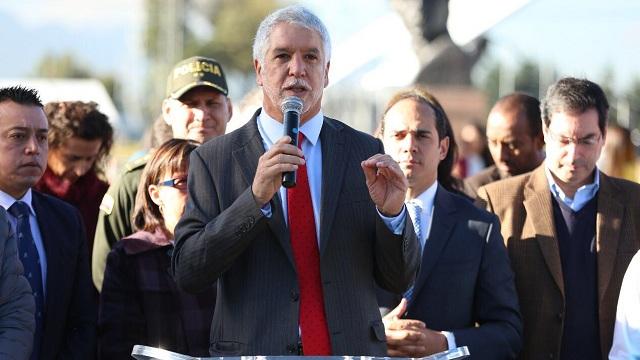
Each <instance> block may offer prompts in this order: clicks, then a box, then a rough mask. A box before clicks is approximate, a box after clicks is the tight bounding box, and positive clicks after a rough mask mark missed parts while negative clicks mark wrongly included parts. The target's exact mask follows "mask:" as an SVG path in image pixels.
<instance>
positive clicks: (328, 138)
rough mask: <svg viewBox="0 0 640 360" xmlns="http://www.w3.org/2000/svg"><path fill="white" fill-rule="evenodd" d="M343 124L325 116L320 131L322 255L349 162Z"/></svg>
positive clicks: (327, 240)
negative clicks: (342, 128)
mask: <svg viewBox="0 0 640 360" xmlns="http://www.w3.org/2000/svg"><path fill="white" fill-rule="evenodd" d="M340 127H341V125H340V124H338V123H335V122H333V121H331V120H330V119H328V118H326V117H325V118H324V122H323V123H322V130H321V131H320V142H321V145H322V199H321V200H320V202H321V207H320V257H322V254H323V253H324V250H325V249H326V248H327V243H328V242H329V234H330V229H331V225H332V224H333V219H334V216H335V212H336V211H335V210H336V207H337V205H338V198H339V195H340V192H341V185H342V179H343V178H344V172H345V168H346V164H347V160H346V158H347V157H348V156H349V151H348V150H345V148H346V145H345V141H344V135H343V133H342V131H341V128H340Z"/></svg>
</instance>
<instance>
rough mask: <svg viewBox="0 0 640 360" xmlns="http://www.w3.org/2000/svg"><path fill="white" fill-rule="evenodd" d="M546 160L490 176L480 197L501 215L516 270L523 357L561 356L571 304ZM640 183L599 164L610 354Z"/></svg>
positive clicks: (602, 292)
mask: <svg viewBox="0 0 640 360" xmlns="http://www.w3.org/2000/svg"><path fill="white" fill-rule="evenodd" d="M544 166H545V165H544V164H542V165H541V166H540V167H538V168H537V169H535V170H533V171H532V172H530V173H527V174H523V175H520V176H516V177H512V178H509V179H506V180H502V181H498V182H495V183H492V184H489V185H487V186H485V187H483V188H480V190H479V191H478V195H479V198H480V199H481V200H482V201H483V202H484V203H485V205H486V207H487V209H489V211H491V212H493V213H495V214H496V215H498V218H499V219H500V221H501V223H502V230H501V231H502V237H503V238H504V241H505V243H506V245H507V250H508V253H509V257H510V258H511V263H512V266H513V269H514V272H515V275H516V289H517V291H518V297H519V300H520V309H521V312H522V320H523V324H524V346H523V350H522V353H521V356H520V358H522V359H541V358H545V359H549V358H558V357H559V356H560V346H561V341H562V330H563V321H564V317H563V314H564V310H565V306H566V304H565V297H564V279H563V276H562V265H561V260H560V250H559V247H558V240H557V237H556V229H555V225H554V223H553V207H552V206H553V205H552V200H551V196H552V195H551V190H550V189H549V183H548V181H547V178H546V176H545V170H544ZM638 199H640V185H638V184H636V183H632V182H630V181H626V180H622V179H616V178H612V177H609V176H607V175H605V174H604V173H602V172H600V190H599V191H598V194H597V201H598V209H597V215H596V249H597V250H596V251H597V264H598V266H597V267H598V270H597V271H598V275H597V276H598V284H597V286H598V307H599V309H598V317H599V319H600V349H601V350H602V359H606V358H607V354H608V353H609V349H610V348H611V343H612V340H613V327H614V322H615V318H616V304H617V302H618V294H619V292H620V286H621V284H622V278H623V276H624V273H625V271H626V269H627V266H628V265H629V262H631V258H632V257H633V255H634V254H635V253H636V251H638V248H640V221H638V219H640V201H638Z"/></svg>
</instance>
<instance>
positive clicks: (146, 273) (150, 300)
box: [98, 231, 216, 360]
mask: <svg viewBox="0 0 640 360" xmlns="http://www.w3.org/2000/svg"><path fill="white" fill-rule="evenodd" d="M172 251H173V245H171V243H170V242H169V239H167V237H166V236H165V235H164V234H163V233H162V232H161V231H157V232H155V233H150V232H146V231H139V232H136V233H134V234H132V235H129V236H127V237H126V238H124V239H122V240H121V241H118V242H117V243H116V244H115V246H114V248H113V250H111V252H110V253H109V257H108V258H107V267H106V270H105V273H104V284H103V287H102V292H101V293H100V299H101V301H100V318H99V328H100V338H99V342H98V343H99V354H100V358H101V359H104V360H112V359H116V360H117V359H130V358H131V349H133V346H134V345H136V344H139V345H147V346H158V347H162V348H163V349H165V350H169V351H174V352H178V353H182V354H187V355H190V356H208V355H209V329H210V327H211V319H212V318H213V307H214V305H215V301H216V291H215V288H214V287H213V286H211V287H209V288H208V289H207V290H205V291H203V292H201V293H199V294H188V293H185V292H184V291H180V290H179V289H178V287H177V285H176V283H175V281H174V280H173V277H172V276H171V272H170V271H169V270H170V267H171V252H172Z"/></svg>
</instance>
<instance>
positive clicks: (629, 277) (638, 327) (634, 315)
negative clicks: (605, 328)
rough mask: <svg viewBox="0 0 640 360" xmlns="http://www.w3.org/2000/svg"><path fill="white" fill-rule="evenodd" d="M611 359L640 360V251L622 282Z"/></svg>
mask: <svg viewBox="0 0 640 360" xmlns="http://www.w3.org/2000/svg"><path fill="white" fill-rule="evenodd" d="M609 359H610V360H623V359H640V251H638V252H637V253H636V255H635V256H634V257H633V259H632V260H631V263H630V264H629V267H628V268H627V272H626V273H625V275H624V280H622V287H621V288H620V297H619V298H618V309H617V311H616V324H615V328H614V331H613V346H611V352H610V353H609Z"/></svg>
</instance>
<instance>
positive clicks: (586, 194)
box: [544, 166, 600, 212]
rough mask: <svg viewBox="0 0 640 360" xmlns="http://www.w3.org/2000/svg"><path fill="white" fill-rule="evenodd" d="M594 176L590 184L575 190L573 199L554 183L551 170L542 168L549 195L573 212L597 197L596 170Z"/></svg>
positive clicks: (598, 176) (598, 178) (598, 182)
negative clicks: (549, 190) (549, 191)
mask: <svg viewBox="0 0 640 360" xmlns="http://www.w3.org/2000/svg"><path fill="white" fill-rule="evenodd" d="M594 171H595V175H594V177H593V182H592V183H591V184H584V185H582V186H580V187H579V188H578V190H576V193H575V194H574V195H573V199H572V198H570V197H569V196H567V194H565V193H564V191H562V189H560V186H558V184H557V183H556V181H555V179H554V178H553V175H551V170H549V168H548V167H547V166H545V167H544V173H545V175H546V176H547V181H548V182H549V189H551V194H553V196H554V197H555V198H556V200H558V201H562V203H564V204H565V205H567V206H568V207H569V208H571V210H573V211H576V212H577V211H580V210H581V209H582V208H583V207H584V206H585V205H587V203H588V202H589V201H591V199H593V198H594V197H596V195H598V190H599V189H600V171H599V170H598V168H595V170H594Z"/></svg>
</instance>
